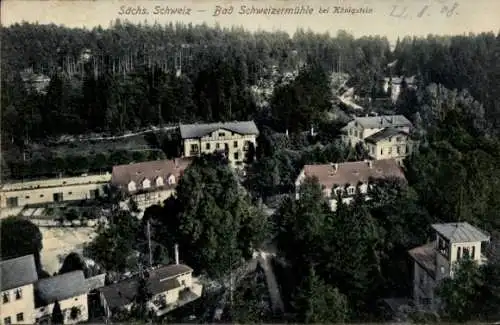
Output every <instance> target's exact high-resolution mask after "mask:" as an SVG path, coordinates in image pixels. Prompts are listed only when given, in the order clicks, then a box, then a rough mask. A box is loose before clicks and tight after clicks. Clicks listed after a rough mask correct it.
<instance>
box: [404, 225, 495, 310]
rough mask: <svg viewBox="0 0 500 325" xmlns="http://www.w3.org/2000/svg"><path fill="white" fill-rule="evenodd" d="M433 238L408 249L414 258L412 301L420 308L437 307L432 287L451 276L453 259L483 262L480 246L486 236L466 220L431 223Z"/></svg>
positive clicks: (433, 308) (454, 265)
mask: <svg viewBox="0 0 500 325" xmlns="http://www.w3.org/2000/svg"><path fill="white" fill-rule="evenodd" d="M432 228H433V230H434V233H435V240H434V241H433V242H431V243H428V244H425V245H423V246H419V247H416V248H413V249H411V250H410V251H409V254H410V256H411V258H412V259H413V261H414V272H413V300H414V302H415V304H416V305H418V306H420V307H421V308H422V309H427V310H431V311H437V310H438V309H439V307H440V301H439V298H438V297H437V296H436V293H435V290H436V288H437V287H438V286H439V284H440V282H441V281H442V280H443V279H445V278H448V277H453V273H454V270H455V268H456V266H457V262H458V261H460V260H462V259H464V258H470V259H472V260H473V261H476V262H477V263H478V264H483V263H486V262H487V259H486V257H485V256H484V254H483V252H484V249H483V245H484V243H485V242H488V241H489V240H490V237H489V236H488V235H486V234H485V233H483V232H482V231H481V230H480V229H478V228H476V227H474V226H472V225H470V224H469V223H467V222H459V223H444V224H433V225H432Z"/></svg>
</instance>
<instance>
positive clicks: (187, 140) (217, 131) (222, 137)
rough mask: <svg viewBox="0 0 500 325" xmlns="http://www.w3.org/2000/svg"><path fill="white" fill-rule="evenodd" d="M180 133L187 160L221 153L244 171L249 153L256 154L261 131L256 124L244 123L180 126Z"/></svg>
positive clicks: (251, 122)
mask: <svg viewBox="0 0 500 325" xmlns="http://www.w3.org/2000/svg"><path fill="white" fill-rule="evenodd" d="M180 133H181V138H182V148H183V149H182V150H183V156H184V157H193V156H199V155H201V154H204V153H205V154H208V153H214V152H222V153H224V154H225V155H226V157H227V158H228V160H229V161H230V163H231V165H232V166H233V167H242V166H243V165H244V162H245V159H246V158H247V155H248V152H252V153H253V154H255V148H256V146H257V136H258V135H259V130H258V129H257V126H256V125H255V123H254V122H253V121H245V122H227V123H210V124H181V125H180ZM252 149H253V150H252Z"/></svg>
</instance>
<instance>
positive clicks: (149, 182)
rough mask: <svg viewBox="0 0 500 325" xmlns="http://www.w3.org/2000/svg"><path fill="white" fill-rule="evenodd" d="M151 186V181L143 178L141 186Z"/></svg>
mask: <svg viewBox="0 0 500 325" xmlns="http://www.w3.org/2000/svg"><path fill="white" fill-rule="evenodd" d="M150 187H151V181H150V180H149V179H147V178H145V179H144V180H143V181H142V188H144V189H146V188H150Z"/></svg>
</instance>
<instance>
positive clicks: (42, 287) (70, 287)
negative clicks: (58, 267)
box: [35, 270, 89, 306]
mask: <svg viewBox="0 0 500 325" xmlns="http://www.w3.org/2000/svg"><path fill="white" fill-rule="evenodd" d="M88 291H89V289H88V285H87V282H86V281H85V276H84V275H83V271H80V270H79V271H73V272H68V273H64V274H61V275H56V276H52V277H49V278H44V279H41V280H40V281H38V282H37V283H36V284H35V294H36V295H37V297H38V299H40V302H41V303H42V304H43V305H45V306H46V305H48V304H51V303H53V302H55V301H56V300H57V301H61V300H65V299H68V298H72V297H77V296H80V295H82V294H85V293H87V292H88Z"/></svg>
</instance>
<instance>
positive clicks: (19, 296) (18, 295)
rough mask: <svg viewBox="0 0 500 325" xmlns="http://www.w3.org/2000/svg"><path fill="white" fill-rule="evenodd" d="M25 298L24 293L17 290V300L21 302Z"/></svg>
mask: <svg viewBox="0 0 500 325" xmlns="http://www.w3.org/2000/svg"><path fill="white" fill-rule="evenodd" d="M22 297H23V291H22V290H21V289H17V290H16V300H19V299H21V298H22Z"/></svg>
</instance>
